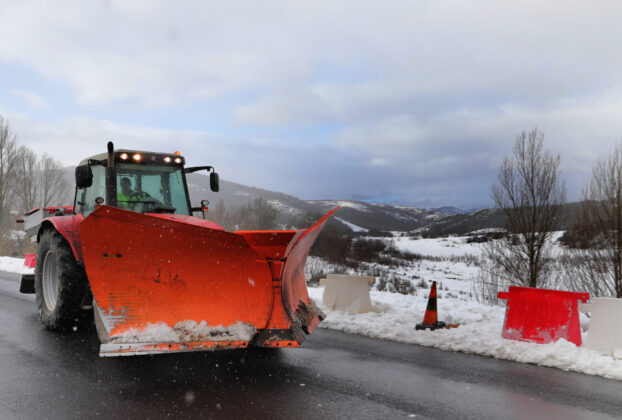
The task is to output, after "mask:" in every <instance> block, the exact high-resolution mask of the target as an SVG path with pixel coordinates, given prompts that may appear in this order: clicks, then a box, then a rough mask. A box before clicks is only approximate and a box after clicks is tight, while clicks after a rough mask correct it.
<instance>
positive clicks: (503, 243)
mask: <svg viewBox="0 0 622 420" xmlns="http://www.w3.org/2000/svg"><path fill="white" fill-rule="evenodd" d="M543 142H544V135H543V134H542V133H541V132H540V131H539V130H538V129H537V128H534V129H533V130H532V131H530V132H528V133H527V132H522V133H521V134H519V135H518V136H517V137H516V142H515V144H514V153H513V156H512V157H511V158H506V159H505V160H504V162H503V165H502V166H501V169H500V171H499V176H498V180H497V183H496V184H495V185H493V188H492V198H493V199H494V201H495V206H496V207H497V208H499V209H501V211H502V212H503V213H504V215H505V217H506V229H507V231H508V235H507V236H506V237H505V238H503V239H500V240H496V241H491V242H488V243H487V246H486V254H487V256H488V257H489V259H490V261H491V263H492V264H494V265H495V267H496V270H495V272H496V273H499V275H501V276H502V277H503V279H504V280H505V281H507V282H509V283H510V284H514V285H520V286H529V287H543V286H545V285H546V282H547V279H548V278H549V274H550V272H549V271H550V268H551V259H550V239H551V235H552V233H553V231H554V230H556V229H557V228H558V227H559V224H560V221H561V217H562V213H561V212H562V204H564V203H565V201H566V189H565V187H564V184H563V183H562V182H561V180H560V177H559V155H557V156H553V155H552V154H551V153H550V152H549V151H545V150H544V148H543Z"/></svg>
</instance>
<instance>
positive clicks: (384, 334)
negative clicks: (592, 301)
mask: <svg viewBox="0 0 622 420" xmlns="http://www.w3.org/2000/svg"><path fill="white" fill-rule="evenodd" d="M323 291H324V289H323V287H317V288H309V295H310V296H311V298H312V299H313V300H314V301H315V302H316V304H318V306H319V307H320V308H321V309H322V310H323V311H324V312H325V313H326V314H327V317H326V319H325V320H324V321H322V322H321V323H320V325H319V326H320V327H321V328H329V329H334V330H339V331H344V332H349V333H355V334H361V335H365V336H368V337H373V338H381V339H385V340H393V341H399V342H403V343H411V344H419V345H423V346H428V347H436V348H439V349H442V350H451V351H459V352H463V353H472V354H479V355H482V356H490V357H494V358H497V359H505V360H512V361H515V362H521V363H533V364H536V365H541V366H549V367H555V368H559V369H563V370H568V371H574V372H581V373H586V374H590V375H599V376H604V377H606V378H613V379H619V380H622V360H620V359H616V358H614V357H610V356H603V355H601V354H599V353H597V352H595V351H593V350H588V349H584V348H579V347H577V346H575V345H574V344H572V343H569V342H568V341H566V340H559V341H557V342H556V343H551V344H535V343H527V342H522V341H514V340H506V339H504V338H502V337H501V329H502V328H503V319H504V315H505V309H504V308H501V307H491V306H486V305H482V304H478V303H475V302H469V301H465V300H460V299H452V298H445V299H439V301H438V307H439V309H438V310H439V320H441V321H444V322H446V323H448V324H460V326H459V327H458V328H454V329H447V330H436V331H415V324H417V323H419V322H421V321H422V319H423V314H424V312H425V308H426V305H427V296H421V297H418V296H407V295H400V294H396V293H389V292H377V291H371V292H370V293H371V298H372V306H373V311H372V312H369V313H366V314H360V315H350V314H347V313H344V312H339V311H331V310H329V309H327V308H326V307H325V306H323V305H322V304H321V302H322V293H323ZM584 338H585V337H584Z"/></svg>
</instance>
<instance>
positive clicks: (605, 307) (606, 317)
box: [579, 297, 622, 358]
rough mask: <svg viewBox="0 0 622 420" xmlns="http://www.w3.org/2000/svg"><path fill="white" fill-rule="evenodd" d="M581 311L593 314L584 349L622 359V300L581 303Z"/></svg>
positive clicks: (603, 299)
mask: <svg viewBox="0 0 622 420" xmlns="http://www.w3.org/2000/svg"><path fill="white" fill-rule="evenodd" d="M579 310H580V311H581V312H591V313H592V317H591V319H590V328H589V329H588V331H587V340H585V343H584V344H583V346H582V347H585V348H588V349H592V350H596V351H598V352H601V353H603V354H607V355H609V356H615V357H616V358H622V299H615V298H600V297H597V298H593V299H592V303H580V304H579Z"/></svg>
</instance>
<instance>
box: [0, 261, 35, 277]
mask: <svg viewBox="0 0 622 420" xmlns="http://www.w3.org/2000/svg"><path fill="white" fill-rule="evenodd" d="M0 271H8V272H9V273H17V274H34V273H35V269H34V268H28V267H26V266H25V265H24V259H23V258H13V257H0Z"/></svg>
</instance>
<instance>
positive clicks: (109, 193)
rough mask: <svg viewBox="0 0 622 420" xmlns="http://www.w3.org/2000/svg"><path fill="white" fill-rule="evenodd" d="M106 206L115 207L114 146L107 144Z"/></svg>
mask: <svg viewBox="0 0 622 420" xmlns="http://www.w3.org/2000/svg"><path fill="white" fill-rule="evenodd" d="M106 204H107V205H109V206H112V207H117V171H116V168H115V167H114V144H112V142H111V141H109V142H108V164H107V166H106Z"/></svg>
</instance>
